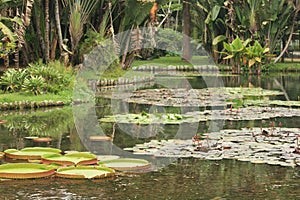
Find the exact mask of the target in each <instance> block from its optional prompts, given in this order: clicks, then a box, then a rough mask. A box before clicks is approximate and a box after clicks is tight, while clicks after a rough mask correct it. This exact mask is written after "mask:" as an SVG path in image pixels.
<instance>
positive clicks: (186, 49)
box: [182, 0, 192, 61]
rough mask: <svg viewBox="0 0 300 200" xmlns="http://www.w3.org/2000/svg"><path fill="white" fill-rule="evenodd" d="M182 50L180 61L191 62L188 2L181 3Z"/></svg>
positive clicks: (186, 0)
mask: <svg viewBox="0 0 300 200" xmlns="http://www.w3.org/2000/svg"><path fill="white" fill-rule="evenodd" d="M182 10H183V34H184V35H183V46H182V47H183V49H182V60H185V61H191V59H192V56H191V44H190V42H191V41H190V36H191V13H190V2H189V0H185V1H183V8H182Z"/></svg>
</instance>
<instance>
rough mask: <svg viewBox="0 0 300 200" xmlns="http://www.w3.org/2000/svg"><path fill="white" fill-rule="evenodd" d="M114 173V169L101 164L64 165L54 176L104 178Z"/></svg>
mask: <svg viewBox="0 0 300 200" xmlns="http://www.w3.org/2000/svg"><path fill="white" fill-rule="evenodd" d="M114 174H115V170H113V169H111V168H107V167H101V166H77V167H64V168H60V169H58V170H57V172H56V176H58V177H63V178H79V179H80V178H88V179H91V178H105V177H111V176H113V175H114Z"/></svg>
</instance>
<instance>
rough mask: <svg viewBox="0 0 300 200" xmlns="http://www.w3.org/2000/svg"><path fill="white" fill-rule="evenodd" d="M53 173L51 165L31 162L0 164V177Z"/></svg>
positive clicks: (42, 175) (23, 177)
mask: <svg viewBox="0 0 300 200" xmlns="http://www.w3.org/2000/svg"><path fill="white" fill-rule="evenodd" d="M54 173H55V169H54V167H53V166H50V165H44V164H32V163H7V164H3V165H0V177H1V178H9V179H29V178H42V177H47V176H50V175H52V174H54Z"/></svg>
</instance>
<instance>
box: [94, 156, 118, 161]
mask: <svg viewBox="0 0 300 200" xmlns="http://www.w3.org/2000/svg"><path fill="white" fill-rule="evenodd" d="M119 158H120V156H117V155H98V156H97V159H98V160H99V161H101V162H102V161H108V160H115V159H119Z"/></svg>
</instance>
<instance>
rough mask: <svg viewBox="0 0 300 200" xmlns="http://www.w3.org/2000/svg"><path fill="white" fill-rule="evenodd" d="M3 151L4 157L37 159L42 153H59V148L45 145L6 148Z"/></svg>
mask: <svg viewBox="0 0 300 200" xmlns="http://www.w3.org/2000/svg"><path fill="white" fill-rule="evenodd" d="M4 153H5V157H7V158H11V159H21V160H38V159H41V156H42V155H44V154H58V153H61V150H60V149H56V148H47V147H27V148H24V149H21V150H17V149H7V150H5V151H4Z"/></svg>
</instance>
